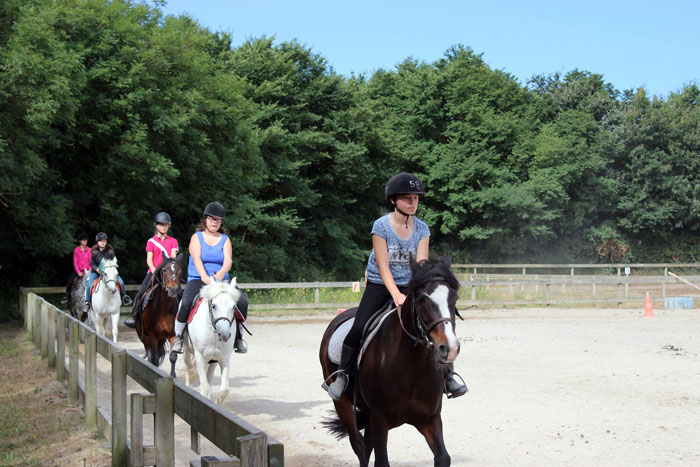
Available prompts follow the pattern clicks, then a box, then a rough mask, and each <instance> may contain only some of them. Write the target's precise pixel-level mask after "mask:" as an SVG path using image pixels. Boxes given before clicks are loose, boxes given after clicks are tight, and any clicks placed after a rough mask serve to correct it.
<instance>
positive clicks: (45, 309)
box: [39, 300, 49, 358]
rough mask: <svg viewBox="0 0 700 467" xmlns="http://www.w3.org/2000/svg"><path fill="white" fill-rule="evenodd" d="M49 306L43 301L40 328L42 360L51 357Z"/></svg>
mask: <svg viewBox="0 0 700 467" xmlns="http://www.w3.org/2000/svg"><path fill="white" fill-rule="evenodd" d="M48 321H49V304H48V303H46V301H44V300H42V301H41V320H40V323H39V326H40V328H41V333H40V334H41V358H47V357H48V356H49V323H48Z"/></svg>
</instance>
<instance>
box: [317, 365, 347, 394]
mask: <svg viewBox="0 0 700 467" xmlns="http://www.w3.org/2000/svg"><path fill="white" fill-rule="evenodd" d="M336 375H337V376H336ZM333 376H335V377H336V378H335V381H333V382H332V383H329V382H328V381H329V380H330V379H331V378H333ZM340 376H343V377H344V378H345V384H344V385H343V390H342V391H340V394H339V395H338V396H337V397H336V396H334V395H333V393H332V392H331V386H332V385H333V384H335V383H336V382H337V381H338V378H339V377H340ZM349 383H350V375H348V373H347V372H346V371H345V370H341V369H338V370H336V371H334V372H333V373H331V374H330V375H328V378H326V380H325V381H324V382H323V384H321V387H322V388H323V389H325V390H326V392H328V395H329V396H331V399H333V400H334V401H337V400H340V398H341V397H342V395H343V394H344V393H345V391H346V390H347V388H348V384H349Z"/></svg>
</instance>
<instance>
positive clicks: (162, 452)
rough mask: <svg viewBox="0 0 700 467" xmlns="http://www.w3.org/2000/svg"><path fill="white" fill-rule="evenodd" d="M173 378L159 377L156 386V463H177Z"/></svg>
mask: <svg viewBox="0 0 700 467" xmlns="http://www.w3.org/2000/svg"><path fill="white" fill-rule="evenodd" d="M173 381H174V380H173V378H172V377H171V376H168V377H166V378H158V379H157V380H156V381H155V386H156V416H155V419H156V423H155V430H154V431H155V441H156V465H175V412H174V407H175V405H174V402H173Z"/></svg>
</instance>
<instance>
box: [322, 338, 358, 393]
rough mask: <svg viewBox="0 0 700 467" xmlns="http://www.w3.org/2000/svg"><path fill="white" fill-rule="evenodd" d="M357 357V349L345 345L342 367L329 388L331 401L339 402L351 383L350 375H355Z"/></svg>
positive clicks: (341, 360) (342, 354) (341, 361)
mask: <svg viewBox="0 0 700 467" xmlns="http://www.w3.org/2000/svg"><path fill="white" fill-rule="evenodd" d="M356 356H357V347H350V346H349V345H346V344H343V351H342V352H341V354H340V365H339V366H338V371H337V372H336V376H335V381H333V382H332V383H331V384H330V385H329V386H328V394H329V395H330V396H331V399H333V400H334V401H337V400H339V399H340V397H341V396H342V395H343V393H344V392H345V390H346V389H347V387H348V383H349V382H350V375H351V374H353V373H354V371H353V368H354V364H355V357H356Z"/></svg>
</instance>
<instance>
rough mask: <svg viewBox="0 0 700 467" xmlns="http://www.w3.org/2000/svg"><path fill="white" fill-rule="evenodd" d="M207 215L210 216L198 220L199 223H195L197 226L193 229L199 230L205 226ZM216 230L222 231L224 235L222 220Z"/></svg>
mask: <svg viewBox="0 0 700 467" xmlns="http://www.w3.org/2000/svg"><path fill="white" fill-rule="evenodd" d="M207 217H210V216H204V217H202V218H201V219H200V220H199V225H197V228H196V229H195V230H196V231H197V232H201V231H203V230H204V229H206V228H207ZM217 232H219V233H222V234H224V235H225V234H226V229H224V222H223V220H222V221H221V224H219V230H217Z"/></svg>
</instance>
